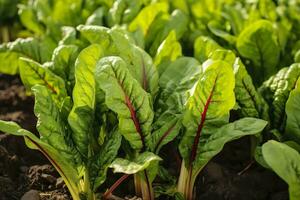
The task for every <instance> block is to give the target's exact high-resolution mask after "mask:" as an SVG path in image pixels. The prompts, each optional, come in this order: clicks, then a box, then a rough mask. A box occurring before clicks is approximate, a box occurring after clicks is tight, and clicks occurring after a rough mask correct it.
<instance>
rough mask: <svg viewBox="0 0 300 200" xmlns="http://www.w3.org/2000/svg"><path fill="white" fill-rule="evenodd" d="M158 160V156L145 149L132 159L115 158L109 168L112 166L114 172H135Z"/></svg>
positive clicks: (159, 159)
mask: <svg viewBox="0 0 300 200" xmlns="http://www.w3.org/2000/svg"><path fill="white" fill-rule="evenodd" d="M158 161H161V158H160V157H159V156H157V155H155V154H154V153H152V152H148V151H146V152H143V153H141V154H139V155H138V156H137V157H136V158H135V159H133V160H127V159H123V158H117V159H115V160H114V161H113V163H112V164H111V165H110V168H113V171H114V173H124V174H136V173H138V172H141V171H143V170H145V169H147V168H148V167H150V165H152V164H155V163H157V162H158Z"/></svg>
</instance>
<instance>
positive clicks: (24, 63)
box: [19, 58, 67, 101]
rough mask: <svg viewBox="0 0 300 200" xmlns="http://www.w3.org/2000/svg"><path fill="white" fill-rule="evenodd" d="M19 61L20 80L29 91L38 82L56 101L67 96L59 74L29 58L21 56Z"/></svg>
mask: <svg viewBox="0 0 300 200" xmlns="http://www.w3.org/2000/svg"><path fill="white" fill-rule="evenodd" d="M19 62H20V76H21V79H22V82H23V84H24V85H25V87H26V88H27V89H28V90H29V91H30V90H31V88H32V87H33V86H34V85H37V84H39V85H43V86H45V87H47V88H48V89H49V90H50V91H51V93H52V95H54V96H56V100H57V101H59V100H61V99H63V98H65V97H66V96H67V91H66V88H65V82H64V80H63V79H61V78H60V77H59V76H56V75H55V74H53V73H52V72H51V71H50V70H49V69H47V68H45V67H44V66H42V65H40V64H39V63H37V62H35V61H33V60H31V59H28V58H22V59H20V61H19Z"/></svg>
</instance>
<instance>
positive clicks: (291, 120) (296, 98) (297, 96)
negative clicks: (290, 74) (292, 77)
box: [285, 78, 300, 143]
mask: <svg viewBox="0 0 300 200" xmlns="http://www.w3.org/2000/svg"><path fill="white" fill-rule="evenodd" d="M285 112H286V115H287V119H286V129H285V132H286V135H287V137H288V138H291V139H294V140H295V141H297V142H298V143H300V78H298V80H297V83H296V85H295V89H293V90H292V91H291V92H290V95H289V98H288V100H287V102H286V106H285Z"/></svg>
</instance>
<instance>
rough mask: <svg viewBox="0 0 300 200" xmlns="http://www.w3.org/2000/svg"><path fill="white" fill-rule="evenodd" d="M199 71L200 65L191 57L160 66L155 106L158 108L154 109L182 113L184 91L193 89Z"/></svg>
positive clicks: (184, 100)
mask: <svg viewBox="0 0 300 200" xmlns="http://www.w3.org/2000/svg"><path fill="white" fill-rule="evenodd" d="M201 71H202V69H201V66H200V63H199V62H198V61H197V60H196V59H194V58H191V57H181V58H178V59H176V60H175V61H174V62H172V63H169V64H166V65H162V66H161V75H160V78H159V86H160V94H159V97H158V105H157V106H158V107H159V108H157V107H156V109H162V110H161V111H165V110H167V109H172V110H176V111H182V110H183V106H184V105H185V102H186V99H187V93H186V91H188V90H189V89H191V88H192V87H193V85H194V84H195V83H196V81H197V80H198V78H199V76H200V73H201ZM157 111H158V112H159V110H157ZM161 111H160V112H161Z"/></svg>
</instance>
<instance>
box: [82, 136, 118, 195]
mask: <svg viewBox="0 0 300 200" xmlns="http://www.w3.org/2000/svg"><path fill="white" fill-rule="evenodd" d="M121 140H122V136H121V135H120V133H118V132H117V131H114V132H112V133H111V134H110V135H108V136H106V137H105V141H104V145H103V146H101V149H100V150H99V153H97V154H96V155H95V156H93V157H92V158H91V159H90V160H89V165H88V166H89V169H88V170H89V173H90V176H91V180H90V181H91V182H92V187H93V190H94V191H95V190H96V189H97V188H98V187H99V186H100V185H102V184H103V183H104V181H105V180H106V174H107V169H108V168H109V166H110V165H111V163H112V162H113V161H114V159H115V158H116V156H117V154H118V150H119V148H120V146H121Z"/></svg>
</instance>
